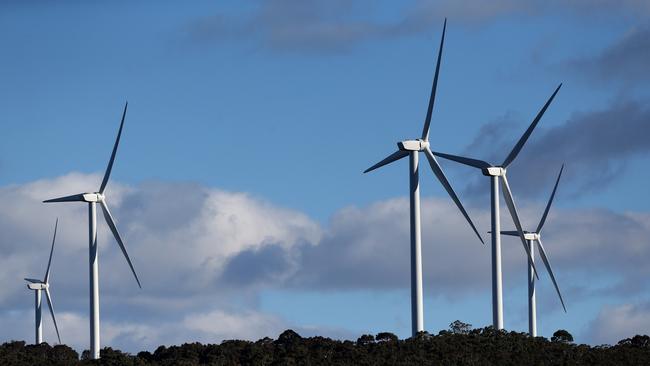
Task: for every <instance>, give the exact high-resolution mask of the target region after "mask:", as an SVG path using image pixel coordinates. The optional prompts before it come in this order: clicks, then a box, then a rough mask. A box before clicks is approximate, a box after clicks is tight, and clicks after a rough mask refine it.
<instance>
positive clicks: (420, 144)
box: [397, 140, 429, 151]
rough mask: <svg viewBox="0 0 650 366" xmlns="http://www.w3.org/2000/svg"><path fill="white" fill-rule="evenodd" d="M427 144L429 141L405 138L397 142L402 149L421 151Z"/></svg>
mask: <svg viewBox="0 0 650 366" xmlns="http://www.w3.org/2000/svg"><path fill="white" fill-rule="evenodd" d="M428 146H429V143H428V142H426V141H422V140H405V141H400V142H398V143H397V147H398V148H399V149H400V150H402V151H422V150H424V149H426V148H427V147H428Z"/></svg>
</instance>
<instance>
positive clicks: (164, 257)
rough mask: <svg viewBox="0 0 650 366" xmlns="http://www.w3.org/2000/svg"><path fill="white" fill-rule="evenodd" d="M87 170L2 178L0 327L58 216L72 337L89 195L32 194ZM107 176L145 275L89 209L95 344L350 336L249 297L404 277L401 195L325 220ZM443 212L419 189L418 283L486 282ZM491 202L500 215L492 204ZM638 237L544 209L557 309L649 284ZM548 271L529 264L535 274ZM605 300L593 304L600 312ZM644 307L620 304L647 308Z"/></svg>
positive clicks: (605, 218) (516, 269) (62, 296)
mask: <svg viewBox="0 0 650 366" xmlns="http://www.w3.org/2000/svg"><path fill="white" fill-rule="evenodd" d="M99 180H100V177H99V176H98V175H92V174H91V175H86V174H79V173H71V174H68V175H65V176H62V177H58V178H54V179H44V180H39V181H36V182H32V183H27V184H24V185H12V186H5V187H1V188H0V201H1V202H3V206H4V209H3V210H2V212H0V230H1V231H2V232H3V235H2V237H1V239H0V251H1V252H0V254H1V255H0V282H2V283H3V286H2V287H1V288H0V322H1V323H2V325H3V326H2V327H0V337H1V338H2V339H5V340H9V339H16V338H22V339H28V340H29V339H31V337H32V326H33V318H32V309H33V303H32V301H33V300H32V295H31V294H29V293H28V291H27V290H26V289H25V284H24V281H23V280H22V278H23V277H26V276H40V275H41V273H42V272H43V271H44V269H45V268H44V267H45V265H46V261H47V254H48V253H47V251H48V249H49V241H50V238H51V235H52V229H53V223H54V219H55V217H56V216H58V217H59V218H60V226H59V228H60V231H59V235H58V238H57V247H56V249H55V255H54V259H53V264H52V277H51V281H52V295H53V299H54V305H55V309H56V310H57V314H58V317H59V324H60V327H61V333H62V337H63V339H64V341H65V342H66V343H68V344H72V345H73V346H75V347H77V348H78V349H83V348H84V347H85V346H86V343H87V342H86V337H87V313H86V312H87V301H88V300H87V275H88V274H87V262H86V261H87V255H88V253H87V242H86V236H87V232H86V223H87V210H86V208H85V207H84V205H81V204H75V203H70V204H57V205H44V204H42V203H40V202H41V200H43V199H46V198H49V197H56V196H59V195H63V194H69V193H74V192H82V191H84V190H85V188H88V187H95V186H96V185H97V182H98V181H99ZM109 190H110V191H109V192H108V195H109V196H108V197H109V199H110V201H109V203H110V204H111V205H112V206H111V208H112V211H113V213H114V216H115V217H116V220H118V221H117V224H118V226H119V228H120V230H121V232H122V234H123V236H124V238H125V240H126V246H127V249H128V251H129V254H130V256H131V258H132V260H133V262H134V265H135V268H136V270H137V271H138V274H139V276H140V278H141V280H142V283H143V289H142V290H139V289H138V288H137V286H136V284H135V281H134V279H133V278H132V275H131V273H130V270H129V268H128V266H127V264H126V263H125V261H124V259H123V258H122V257H121V253H120V251H119V250H118V248H117V246H116V245H115V243H114V242H113V239H112V238H111V237H110V236H109V232H108V230H107V229H106V227H105V225H104V224H103V222H100V225H99V245H100V279H101V281H100V292H101V306H102V308H101V309H102V324H103V327H102V337H103V344H105V345H111V346H114V347H119V348H122V349H125V350H130V351H135V350H140V349H151V348H152V347H155V346H157V345H159V344H178V343H183V342H190V341H201V342H219V341H221V340H222V339H226V338H243V339H257V338H261V337H264V336H275V335H277V334H278V333H279V332H281V331H282V330H283V329H286V328H289V327H293V328H294V329H299V330H302V331H304V332H308V333H318V334H324V335H332V336H336V335H338V336H340V335H341V334H347V335H349V334H354V333H353V331H352V330H349V329H336V328H330V327H328V326H327V325H326V324H316V325H313V326H310V327H306V326H305V325H303V324H296V323H293V322H291V321H288V320H287V319H284V318H282V317H281V316H279V315H276V314H273V313H269V312H266V311H265V310H264V309H263V308H262V307H261V306H260V296H261V292H262V290H269V289H277V290H282V291H290V292H291V291H293V292H297V293H300V292H302V291H308V292H314V291H316V292H318V291H328V292H332V291H336V292H341V293H346V292H347V291H359V290H360V291H374V292H381V291H392V290H395V289H398V290H406V289H408V288H409V267H408V266H409V252H408V238H409V233H408V230H409V229H408V200H406V199H404V198H396V199H390V200H386V201H382V202H377V203H374V204H372V205H369V206H367V207H347V208H343V209H341V210H339V211H338V212H336V213H334V214H333V215H332V217H331V220H330V222H329V223H327V224H326V225H324V224H319V223H317V222H315V221H313V220H312V219H310V218H309V217H307V216H306V215H304V214H303V213H300V212H298V211H295V210H289V209H285V208H282V207H280V206H277V205H275V204H272V203H269V202H266V201H264V200H262V199H260V198H257V197H253V196H250V195H248V194H244V193H238V192H227V191H222V190H219V189H215V188H209V187H204V186H200V185H196V184H184V183H160V182H149V183H144V184H141V185H138V186H127V185H122V184H119V183H114V182H112V183H111V186H110V187H109ZM520 206H521V208H522V218H523V222H524V224H525V225H527V226H531V225H533V224H534V223H536V220H538V219H539V215H540V213H541V210H542V207H540V206H539V205H534V204H525V203H524V204H522V205H520ZM486 208H487V207H484V208H479V207H470V214H471V215H472V217H473V218H474V219H475V222H476V223H477V224H478V227H479V230H481V231H483V232H484V231H487V227H488V223H489V212H488V210H487V209H486ZM456 211H457V210H456V209H455V207H454V206H453V204H451V203H450V202H448V200H447V199H446V198H425V199H423V207H422V212H423V229H424V231H423V246H424V251H423V255H424V273H425V278H424V283H425V287H426V293H427V294H428V295H429V296H431V294H436V295H435V296H442V297H444V298H445V299H447V300H448V301H452V302H457V301H464V299H468V298H471V297H472V296H477V294H482V293H486V294H487V293H489V288H490V279H489V276H488V275H487V274H488V273H489V263H490V251H489V246H483V245H481V244H480V243H479V242H478V240H476V238H475V237H474V236H473V235H472V232H471V231H470V230H469V229H468V227H467V224H466V223H465V221H464V219H463V217H462V216H461V215H460V214H459V213H458V212H456ZM503 217H504V222H503V226H504V228H507V227H508V226H509V221H508V220H507V216H505V213H504V216H503ZM611 227H615V228H617V230H616V231H614V230H611V229H610V228H611ZM649 236H650V214H647V213H616V212H612V211H608V210H600V209H583V210H562V211H561V210H552V211H551V214H550V216H549V219H548V222H547V224H546V232H545V246H546V248H547V250H548V251H549V256H550V259H551V260H552V263H553V265H554V269H555V271H556V275H557V277H558V280H559V282H560V285H561V286H562V288H563V289H564V290H565V296H566V299H567V302H568V304H569V309H570V311H571V310H573V309H572V308H571V306H572V303H574V300H575V299H576V297H577V295H576V296H575V297H574V296H573V295H574V294H578V293H579V294H580V297H581V298H582V297H584V296H591V297H592V298H596V299H597V298H599V297H602V296H616V298H617V299H620V300H621V301H626V300H625V299H630V301H631V299H634V298H635V297H638V296H639V294H643V293H645V291H647V290H648V288H647V285H646V284H644V283H639V281H638V280H637V279H638V278H645V277H647V276H648V275H650V269H649V268H648V267H647V266H646V265H645V264H646V263H647V261H648V259H650V247H649V246H647V245H646V240H645V238H647V237H649ZM486 237H487V235H486ZM503 246H504V249H503V264H504V273H505V274H506V276H505V279H506V289H512V288H515V287H517V286H522V285H523V283H524V282H525V260H524V250H523V248H522V247H521V244H520V243H519V242H517V241H516V240H509V239H504V241H503ZM593 273H597V276H601V277H603V278H609V279H612V278H613V279H614V281H613V282H612V281H610V285H609V286H605V287H602V286H599V287H594V286H593V284H592V283H580V282H576V281H572V278H579V277H584V276H586V275H592V274H593ZM547 280H548V278H545V275H543V276H542V283H545V282H549V281H547ZM546 285H548V284H546ZM553 300H554V299H553ZM549 304H550V305H548V306H545V307H544V309H540V311H541V313H542V314H543V313H545V312H553V311H558V310H559V303H558V302H557V301H555V302H549ZM620 306H623V305H620ZM487 307H488V304H486V308H487ZM608 309H609V308H604V310H603V311H604V312H605V311H612V310H608ZM643 309H645V308H639V309H637V310H635V312H633V314H641V315H638V316H645V315H643V314H645V310H643ZM486 311H487V310H486ZM576 311H577V310H576ZM628 312H629V311H628ZM603 316H604V315H603ZM635 316H636V315H635ZM45 322H46V323H45V336H46V339H52V338H53V336H54V335H53V333H52V332H53V329H51V328H52V327H51V326H49V325H48V322H49V319H48V318H46V320H45ZM599 332H600V330H598V329H597V328H593V331H592V333H593V334H595V335H594V337H593V338H594V339H601V338H602V337H601V336H600V335H599V334H600V333H599Z"/></svg>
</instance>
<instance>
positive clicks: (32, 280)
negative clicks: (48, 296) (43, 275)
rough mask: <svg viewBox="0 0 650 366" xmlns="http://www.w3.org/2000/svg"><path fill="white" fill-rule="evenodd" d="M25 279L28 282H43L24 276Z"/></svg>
mask: <svg viewBox="0 0 650 366" xmlns="http://www.w3.org/2000/svg"><path fill="white" fill-rule="evenodd" d="M25 281H27V282H30V283H43V281H41V280H37V279H35V278H25Z"/></svg>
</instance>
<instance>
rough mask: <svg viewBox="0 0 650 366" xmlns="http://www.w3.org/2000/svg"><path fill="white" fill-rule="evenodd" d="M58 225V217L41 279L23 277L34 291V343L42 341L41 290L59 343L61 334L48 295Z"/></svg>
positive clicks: (28, 286)
mask: <svg viewBox="0 0 650 366" xmlns="http://www.w3.org/2000/svg"><path fill="white" fill-rule="evenodd" d="M58 226H59V219H56V223H55V224H54V237H53V238H52V248H51V249H50V259H49V260H48V261H47V270H46V271H45V277H43V280H42V281H41V280H37V279H34V278H25V281H27V282H29V283H28V284H27V288H28V289H30V290H33V291H34V299H35V301H34V320H35V335H36V344H41V343H43V322H42V318H41V303H42V301H41V291H45V298H46V299H47V307H48V308H49V309H50V314H51V315H52V321H53V322H54V329H56V337H57V338H58V339H59V343H61V336H60V335H59V327H58V326H57V325H56V318H55V317H54V306H53V305H52V297H51V296H50V265H51V264H52V253H54V241H55V240H56V229H57V227H58Z"/></svg>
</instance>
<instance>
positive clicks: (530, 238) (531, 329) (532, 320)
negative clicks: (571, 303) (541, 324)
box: [501, 164, 566, 337]
mask: <svg viewBox="0 0 650 366" xmlns="http://www.w3.org/2000/svg"><path fill="white" fill-rule="evenodd" d="M563 170H564V164H562V168H560V173H559V174H558V176H557V180H556V181H555V186H554V187H553V192H552V193H551V197H549V200H548V203H547V204H546V209H545V210H544V214H542V218H541V219H540V220H539V224H538V225H537V229H535V231H524V239H526V243H527V244H528V249H529V253H530V256H529V257H528V262H529V264H528V333H529V334H530V335H531V336H532V337H537V305H536V301H535V276H534V275H533V267H532V263H534V262H535V247H534V246H533V244H534V243H537V247H538V248H539V254H540V256H541V257H542V261H544V264H545V265H546V268H548V270H549V272H548V273H549V275H550V276H551V280H552V281H553V286H555V291H557V295H558V296H559V298H560V302H561V303H562V308H563V309H564V312H565V313H566V306H565V305H564V299H563V298H562V294H561V293H560V288H559V287H558V285H557V282H556V281H555V276H554V275H553V271H551V263H550V261H549V260H548V256H547V255H546V250H544V245H542V239H541V233H542V227H544V223H545V222H546V216H548V211H549V210H550V209H551V204H552V203H553V198H554V197H555V192H556V191H557V185H558V183H560V177H562V171H563ZM501 234H503V235H509V236H519V233H518V232H517V231H514V230H513V231H502V232H501Z"/></svg>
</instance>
